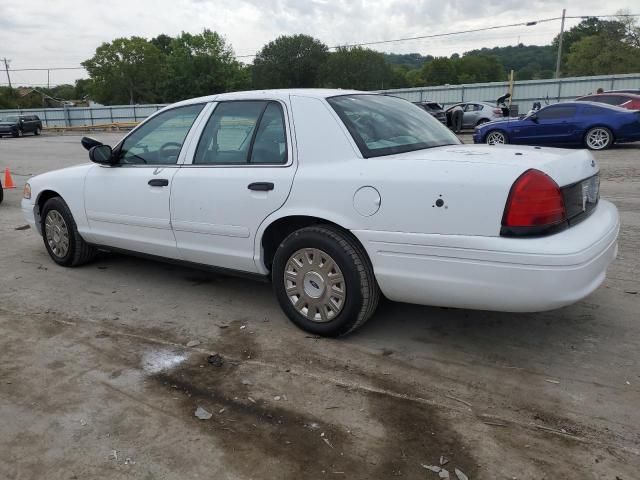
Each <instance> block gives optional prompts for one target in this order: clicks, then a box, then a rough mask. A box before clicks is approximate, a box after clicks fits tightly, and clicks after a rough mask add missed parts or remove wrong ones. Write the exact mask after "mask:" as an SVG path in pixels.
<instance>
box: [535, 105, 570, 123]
mask: <svg viewBox="0 0 640 480" xmlns="http://www.w3.org/2000/svg"><path fill="white" fill-rule="evenodd" d="M575 114H576V107H575V106H573V105H567V106H564V105H562V106H553V107H547V108H545V109H543V110H540V112H538V115H537V117H538V118H539V119H540V120H554V119H558V118H571V117H573V116H574V115H575Z"/></svg>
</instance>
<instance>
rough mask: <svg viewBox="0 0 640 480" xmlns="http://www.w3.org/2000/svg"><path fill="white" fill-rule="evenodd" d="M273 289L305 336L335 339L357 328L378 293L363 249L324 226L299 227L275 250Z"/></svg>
mask: <svg viewBox="0 0 640 480" xmlns="http://www.w3.org/2000/svg"><path fill="white" fill-rule="evenodd" d="M272 280H273V288H274V291H275V294H276V297H277V298H278V301H279V303H280V306H281V307H282V309H283V310H284V312H285V313H286V314H287V316H288V317H289V318H290V319H291V321H292V322H293V323H295V324H296V325H297V326H298V327H300V328H302V329H303V330H306V331H307V332H310V333H313V334H316V335H323V336H327V337H336V336H339V335H346V334H348V333H350V332H352V331H354V330H356V329H357V328H359V327H360V326H362V325H363V324H364V323H365V322H366V321H367V320H368V319H369V318H370V317H371V315H373V312H374V311H375V309H376V307H377V305H378V300H379V297H380V291H379V289H378V285H377V283H376V280H375V277H374V274H373V268H372V267H371V264H370V263H369V259H368V258H367V256H366V254H365V252H364V250H363V249H362V247H361V246H360V245H359V244H358V242H357V241H356V240H355V239H354V238H353V237H351V235H349V234H348V233H346V232H344V231H342V230H340V229H339V228H337V227H333V226H330V225H317V226H311V227H306V228H302V229H300V230H297V231H295V232H293V233H292V234H291V235H289V236H288V237H287V238H286V239H285V240H284V241H283V242H282V243H281V244H280V246H279V247H278V250H277V251H276V254H275V257H274V260H273V271H272Z"/></svg>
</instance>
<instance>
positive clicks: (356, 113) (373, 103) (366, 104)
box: [327, 94, 460, 158]
mask: <svg viewBox="0 0 640 480" xmlns="http://www.w3.org/2000/svg"><path fill="white" fill-rule="evenodd" d="M327 101H328V102H329V105H331V107H332V108H333V109H334V110H335V111H336V113H337V114H338V116H339V117H340V120H342V122H343V123H344V125H345V127H347V130H349V133H350V134H351V136H352V137H353V140H354V141H355V143H356V145H357V146H358V149H359V150H360V152H361V153H362V156H363V157H365V158H370V157H379V156H382V155H393V154H395V153H402V152H410V151H414V150H422V149H425V148H432V147H440V146H442V145H457V144H459V143H460V140H458V138H457V137H456V136H455V135H454V134H453V133H452V132H451V131H450V130H449V129H448V128H447V127H445V126H443V125H442V124H441V123H440V122H439V121H438V120H436V119H435V118H434V117H433V116H432V115H430V114H429V113H427V112H426V111H425V110H424V109H422V108H416V106H415V105H413V104H412V103H411V102H408V101H406V100H402V99H400V98H397V97H390V96H386V95H369V94H356V95H341V96H338V97H331V98H328V99H327Z"/></svg>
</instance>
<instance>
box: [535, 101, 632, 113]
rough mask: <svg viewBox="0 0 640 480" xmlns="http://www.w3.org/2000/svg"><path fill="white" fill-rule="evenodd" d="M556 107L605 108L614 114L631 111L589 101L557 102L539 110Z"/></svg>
mask: <svg viewBox="0 0 640 480" xmlns="http://www.w3.org/2000/svg"><path fill="white" fill-rule="evenodd" d="M557 105H563V106H564V105H570V106H574V107H580V106H584V105H591V106H592V107H598V108H606V109H609V110H613V111H615V112H630V111H631V110H627V109H626V108H622V107H618V106H617V105H609V104H608V103H602V102H589V101H584V102H583V101H571V102H558V103H552V104H550V105H545V106H544V107H542V108H541V110H544V109H545V108H549V107H555V106H557Z"/></svg>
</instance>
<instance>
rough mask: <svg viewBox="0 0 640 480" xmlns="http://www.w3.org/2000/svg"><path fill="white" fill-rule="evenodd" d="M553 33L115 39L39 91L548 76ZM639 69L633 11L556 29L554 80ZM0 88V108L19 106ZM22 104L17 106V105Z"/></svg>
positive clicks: (405, 83) (142, 96)
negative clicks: (376, 46) (343, 39)
mask: <svg viewBox="0 0 640 480" xmlns="http://www.w3.org/2000/svg"><path fill="white" fill-rule="evenodd" d="M559 39H560V36H559V35H558V36H557V37H556V38H555V39H554V40H553V42H552V43H551V44H549V45H542V46H538V45H528V46H527V45H523V44H519V45H517V46H508V47H495V48H482V49H478V50H472V51H469V52H465V53H464V54H462V55H459V54H457V53H454V54H453V55H451V56H449V57H434V56H431V55H427V56H422V55H420V54H417V53H413V54H385V53H381V52H377V51H375V50H371V49H368V48H363V47H357V46H356V47H340V48H336V49H333V50H332V49H330V48H328V46H327V45H326V44H324V43H323V42H321V41H320V40H318V39H316V38H313V37H311V36H308V35H302V34H299V35H285V36H280V37H278V38H276V39H275V40H273V41H271V42H269V43H267V44H266V45H264V46H263V47H262V48H261V49H260V50H259V51H258V52H257V54H256V56H255V58H254V60H253V63H252V64H245V63H242V62H240V61H239V60H238V59H237V58H236V57H235V55H234V51H233V49H232V47H231V45H230V44H229V43H228V42H227V41H226V39H225V38H224V37H222V36H221V35H220V34H218V33H217V32H214V31H211V30H207V29H205V30H204V31H203V32H202V33H198V34H191V33H187V32H183V33H181V34H180V35H179V36H176V37H170V36H168V35H159V36H157V37H155V38H152V39H145V38H142V37H136V36H133V37H129V38H117V39H115V40H113V41H112V42H108V43H103V44H102V45H100V46H99V47H98V48H97V49H96V52H95V54H94V55H93V56H92V57H91V58H90V59H88V60H86V61H84V62H82V65H83V66H84V67H85V69H86V70H87V72H88V74H89V79H83V80H78V81H76V83H75V85H62V86H58V87H56V88H54V89H50V90H47V89H40V91H42V92H43V93H44V94H46V95H50V96H52V97H56V98H66V99H80V98H83V97H85V96H89V97H90V98H91V99H93V100H95V101H96V102H98V103H102V104H107V105H115V104H133V103H170V102H175V101H178V100H181V99H186V98H192V97H197V96H204V95H211V94H216V93H222V92H228V91H237V90H247V89H266V88H312V87H327V88H352V89H358V90H378V89H386V88H405V87H420V86H432V85H445V84H451V85H453V84H466V83H478V82H492V81H500V80H505V79H506V78H507V74H508V72H509V71H510V70H514V72H515V77H516V79H517V80H530V79H541V78H551V77H552V76H553V75H554V72H555V63H556V55H557V50H558V43H559ZM637 72H640V27H639V26H638V24H637V22H636V20H635V19H634V18H633V17H624V16H620V17H618V18H616V19H613V20H600V19H598V18H586V19H584V20H583V21H582V22H580V24H578V25H577V26H575V27H573V28H571V29H569V30H567V31H566V32H564V36H563V56H562V59H561V73H562V75H563V76H579V75H600V74H620V73H637ZM37 101H38V100H37V99H36V100H34V99H33V96H29V98H28V99H23V100H21V98H20V97H18V96H17V95H16V94H15V92H13V93H12V92H9V91H8V89H7V88H0V108H15V107H22V108H27V107H29V106H41V105H24V103H25V102H31V103H34V102H37ZM21 102H22V103H21Z"/></svg>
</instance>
